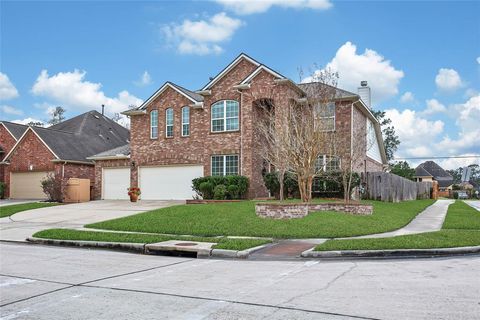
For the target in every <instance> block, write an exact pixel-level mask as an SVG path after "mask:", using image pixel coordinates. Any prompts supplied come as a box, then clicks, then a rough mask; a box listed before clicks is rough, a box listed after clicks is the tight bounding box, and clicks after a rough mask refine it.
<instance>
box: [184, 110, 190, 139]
mask: <svg viewBox="0 0 480 320" xmlns="http://www.w3.org/2000/svg"><path fill="white" fill-rule="evenodd" d="M189 135H190V107H183V108H182V137H187V136H189Z"/></svg>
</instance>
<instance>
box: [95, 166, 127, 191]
mask: <svg viewBox="0 0 480 320" xmlns="http://www.w3.org/2000/svg"><path fill="white" fill-rule="evenodd" d="M129 166H130V159H117V160H97V161H95V170H94V188H93V194H92V197H93V199H94V200H100V199H101V198H102V183H103V182H102V170H103V168H121V167H127V168H128V167H129Z"/></svg>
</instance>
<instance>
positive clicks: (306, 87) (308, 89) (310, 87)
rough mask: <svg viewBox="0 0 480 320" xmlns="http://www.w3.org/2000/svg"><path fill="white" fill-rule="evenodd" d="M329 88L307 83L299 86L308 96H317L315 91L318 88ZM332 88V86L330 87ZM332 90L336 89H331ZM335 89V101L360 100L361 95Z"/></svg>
mask: <svg viewBox="0 0 480 320" xmlns="http://www.w3.org/2000/svg"><path fill="white" fill-rule="evenodd" d="M319 85H320V86H322V85H323V86H328V85H327V84H321V83H318V82H307V83H298V84H297V86H298V87H300V89H302V90H303V91H305V93H306V94H307V95H314V94H315V89H316V88H318V86H319ZM329 87H331V86H329ZM331 88H332V89H333V88H334V87H331ZM334 89H335V99H347V98H358V97H359V95H358V94H356V93H353V92H350V91H347V90H343V89H339V88H334Z"/></svg>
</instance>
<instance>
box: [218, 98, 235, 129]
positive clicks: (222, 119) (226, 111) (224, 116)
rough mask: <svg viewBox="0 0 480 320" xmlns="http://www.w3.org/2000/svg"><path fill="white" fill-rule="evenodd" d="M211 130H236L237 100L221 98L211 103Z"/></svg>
mask: <svg viewBox="0 0 480 320" xmlns="http://www.w3.org/2000/svg"><path fill="white" fill-rule="evenodd" d="M211 112H212V132H223V131H237V130H238V128H239V122H238V102H237V101H234V100H222V101H218V102H216V103H214V104H213V105H212V110H211Z"/></svg>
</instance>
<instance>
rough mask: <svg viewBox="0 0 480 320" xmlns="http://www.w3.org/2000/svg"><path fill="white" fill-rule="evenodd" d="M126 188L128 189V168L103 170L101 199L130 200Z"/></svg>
mask: <svg viewBox="0 0 480 320" xmlns="http://www.w3.org/2000/svg"><path fill="white" fill-rule="evenodd" d="M128 187H130V168H103V193H102V199H106V200H126V199H130V198H129V196H128V190H127V188H128Z"/></svg>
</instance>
